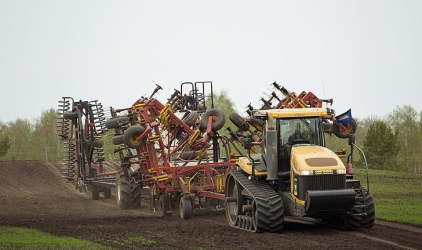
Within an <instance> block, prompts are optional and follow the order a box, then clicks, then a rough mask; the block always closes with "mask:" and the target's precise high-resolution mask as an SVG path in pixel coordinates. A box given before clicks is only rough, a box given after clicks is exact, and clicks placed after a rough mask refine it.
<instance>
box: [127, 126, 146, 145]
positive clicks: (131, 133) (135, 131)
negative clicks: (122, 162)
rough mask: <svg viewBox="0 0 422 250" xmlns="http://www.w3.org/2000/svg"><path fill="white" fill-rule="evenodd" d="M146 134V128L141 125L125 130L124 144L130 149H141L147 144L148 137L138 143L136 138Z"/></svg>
mask: <svg viewBox="0 0 422 250" xmlns="http://www.w3.org/2000/svg"><path fill="white" fill-rule="evenodd" d="M144 132H145V128H144V127H142V126H139V125H134V126H131V127H129V128H128V129H126V130H125V132H124V134H123V142H124V143H125V145H126V146H128V147H129V148H140V147H141V146H142V145H144V144H145V142H146V139H147V138H146V137H145V138H144V139H143V140H141V141H137V140H136V138H137V137H138V136H140V135H141V134H142V133H144Z"/></svg>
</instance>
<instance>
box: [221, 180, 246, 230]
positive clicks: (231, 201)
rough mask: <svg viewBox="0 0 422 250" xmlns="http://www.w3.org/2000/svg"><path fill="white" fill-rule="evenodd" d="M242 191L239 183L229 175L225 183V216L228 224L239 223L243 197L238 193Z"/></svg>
mask: <svg viewBox="0 0 422 250" xmlns="http://www.w3.org/2000/svg"><path fill="white" fill-rule="evenodd" d="M241 192H242V190H241V187H240V185H239V184H238V183H237V182H236V180H235V179H234V178H233V177H232V176H230V177H229V178H228V180H227V184H226V197H227V198H226V202H225V203H226V217H227V221H228V223H229V224H230V226H236V225H238V223H239V218H238V217H239V215H242V214H243V212H242V207H243V205H245V198H244V197H243V196H242V195H241V194H240V193H241Z"/></svg>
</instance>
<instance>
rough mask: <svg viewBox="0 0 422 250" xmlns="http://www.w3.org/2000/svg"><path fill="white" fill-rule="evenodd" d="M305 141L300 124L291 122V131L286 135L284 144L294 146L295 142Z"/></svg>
mask: <svg viewBox="0 0 422 250" xmlns="http://www.w3.org/2000/svg"><path fill="white" fill-rule="evenodd" d="M297 139H305V138H304V137H303V134H302V133H301V132H300V123H296V122H294V121H291V122H289V130H288V131H286V132H285V133H284V136H283V143H284V144H289V145H291V146H293V144H294V142H295V140H297Z"/></svg>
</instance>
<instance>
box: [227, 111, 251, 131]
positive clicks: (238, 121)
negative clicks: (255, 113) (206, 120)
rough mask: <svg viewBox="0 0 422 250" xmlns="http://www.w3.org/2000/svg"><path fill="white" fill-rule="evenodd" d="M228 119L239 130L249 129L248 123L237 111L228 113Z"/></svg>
mask: <svg viewBox="0 0 422 250" xmlns="http://www.w3.org/2000/svg"><path fill="white" fill-rule="evenodd" d="M229 119H230V121H231V122H233V124H234V125H236V127H238V128H239V129H240V130H241V131H244V132H245V131H248V130H249V127H250V126H249V123H247V122H246V120H245V118H243V117H241V116H240V115H239V114H238V113H232V114H230V115H229Z"/></svg>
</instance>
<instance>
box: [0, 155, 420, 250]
mask: <svg viewBox="0 0 422 250" xmlns="http://www.w3.org/2000/svg"><path fill="white" fill-rule="evenodd" d="M60 169H61V165H60V164H58V163H45V162H39V161H2V162H0V171H1V174H0V226H19V227H26V228H34V229H39V230H42V231H44V232H48V233H51V234H54V235H60V236H71V237H76V238H80V239H85V240H90V241H93V242H98V243H100V244H103V245H107V246H111V247H114V248H116V249H201V248H203V249H422V228H421V227H415V226H410V225H405V224H399V223H390V222H385V221H378V220H377V221H376V223H375V226H374V227H373V228H372V229H359V230H356V231H344V230H341V229H335V228H330V227H326V226H322V225H316V224H315V223H314V222H313V221H312V220H297V219H289V218H287V219H286V220H287V221H286V224H285V227H284V230H283V232H282V233H280V234H271V233H264V234H253V233H249V232H245V231H242V230H238V229H235V228H231V227H230V226H229V225H228V224H227V222H226V219H225V212H224V210H207V211H205V210H195V211H194V217H193V218H192V219H190V220H181V219H180V218H179V217H178V216H177V214H176V213H174V214H173V216H172V217H169V218H159V217H157V216H156V215H155V214H154V213H151V212H149V211H148V210H147V209H144V210H142V209H140V210H126V211H124V210H120V209H119V208H118V207H117V205H116V202H115V198H114V192H113V196H112V198H111V199H104V198H102V197H101V198H100V200H96V201H93V200H91V198H90V197H89V195H88V194H87V193H80V192H78V191H76V190H75V189H74V186H72V185H71V184H67V183H66V182H65V180H64V179H62V178H61V173H60ZM375 206H376V204H375ZM140 236H142V237H140ZM154 242H155V243H154Z"/></svg>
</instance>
